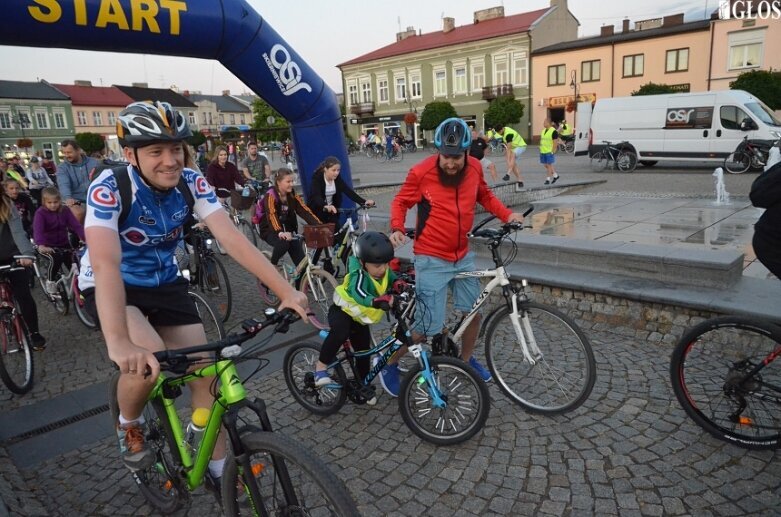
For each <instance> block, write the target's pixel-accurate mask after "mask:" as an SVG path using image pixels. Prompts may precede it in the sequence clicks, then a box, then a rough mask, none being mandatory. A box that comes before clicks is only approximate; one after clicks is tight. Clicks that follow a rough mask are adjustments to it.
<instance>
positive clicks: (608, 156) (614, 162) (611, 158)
mask: <svg viewBox="0 0 781 517" xmlns="http://www.w3.org/2000/svg"><path fill="white" fill-rule="evenodd" d="M602 143H603V144H605V145H604V147H602V149H599V150H598V151H594V152H593V153H592V154H591V156H590V158H591V170H593V171H594V172H602V171H604V170H606V169H608V168H614V169H618V170H620V171H621V172H632V171H634V170H635V169H636V168H637V154H635V152H634V151H633V150H632V147H631V146H630V145H629V142H619V143H617V144H612V143H610V142H608V141H607V140H603V141H602Z"/></svg>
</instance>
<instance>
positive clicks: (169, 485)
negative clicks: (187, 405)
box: [108, 372, 190, 514]
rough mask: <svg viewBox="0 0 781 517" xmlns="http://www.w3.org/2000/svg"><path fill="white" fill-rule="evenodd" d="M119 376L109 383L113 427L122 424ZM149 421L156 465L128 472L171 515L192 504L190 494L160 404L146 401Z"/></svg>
mask: <svg viewBox="0 0 781 517" xmlns="http://www.w3.org/2000/svg"><path fill="white" fill-rule="evenodd" d="M119 376H120V373H119V372H116V373H115V374H114V375H112V376H111V379H110V380H109V384H108V406H109V413H110V414H111V419H112V420H111V421H112V423H113V425H114V426H116V425H117V424H118V422H119V403H118V402H117V384H118V382H119ZM142 414H143V415H144V419H145V420H146V423H145V425H146V433H145V436H144V439H145V440H146V444H147V446H148V447H149V448H151V449H152V451H153V452H154V454H155V459H156V461H155V464H154V465H152V466H151V467H149V468H146V469H141V470H137V471H129V472H130V473H131V475H132V476H133V478H134V480H135V482H136V485H137V486H138V489H139V491H140V492H141V495H143V496H144V499H146V501H147V502H148V503H149V504H150V505H151V506H152V507H154V508H156V509H157V510H159V511H160V512H161V513H164V514H169V513H173V512H174V511H177V510H179V509H182V508H187V507H189V505H190V492H189V491H188V490H187V487H186V485H185V483H184V481H183V480H182V479H180V477H179V476H178V475H176V474H175V472H177V471H178V467H179V466H181V465H180V461H179V459H178V454H174V453H173V452H172V451H177V452H178V449H177V448H176V445H175V442H174V437H173V436H174V435H173V432H172V430H171V423H170V422H169V421H168V416H167V415H166V413H165V409H164V408H163V405H162V404H161V403H160V401H157V400H150V401H147V403H146V405H145V406H144V410H143V412H142Z"/></svg>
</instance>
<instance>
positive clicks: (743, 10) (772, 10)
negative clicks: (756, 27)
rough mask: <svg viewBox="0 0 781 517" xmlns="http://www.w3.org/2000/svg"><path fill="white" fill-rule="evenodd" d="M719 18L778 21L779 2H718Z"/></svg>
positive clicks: (722, 0)
mask: <svg viewBox="0 0 781 517" xmlns="http://www.w3.org/2000/svg"><path fill="white" fill-rule="evenodd" d="M719 18H720V19H722V20H729V19H732V18H735V19H757V18H759V19H760V20H779V19H781V0H719Z"/></svg>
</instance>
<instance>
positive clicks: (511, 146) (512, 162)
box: [494, 126, 526, 187]
mask: <svg viewBox="0 0 781 517" xmlns="http://www.w3.org/2000/svg"><path fill="white" fill-rule="evenodd" d="M494 130H495V131H496V133H497V134H499V135H501V137H502V140H504V143H505V144H506V145H507V150H506V151H505V153H504V157H505V160H506V161H507V174H505V175H504V177H503V178H502V179H503V180H504V181H509V180H510V173H511V172H512V173H513V175H514V176H515V179H516V180H517V181H518V186H519V187H523V177H521V165H520V163H521V155H522V154H523V153H524V151H526V141H525V140H524V139H523V137H521V135H520V134H519V133H518V132H517V131H516V130H514V129H513V128H510V127H503V126H497V127H496V128H495V129H494Z"/></svg>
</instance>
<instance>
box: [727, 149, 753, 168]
mask: <svg viewBox="0 0 781 517" xmlns="http://www.w3.org/2000/svg"><path fill="white" fill-rule="evenodd" d="M750 167H751V156H749V155H748V153H745V152H743V151H738V152H736V153H730V154H729V155H728V156H727V157H726V158H724V169H725V170H726V171H727V172H729V173H730V174H743V173H744V172H746V171H747V170H749V168H750Z"/></svg>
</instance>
